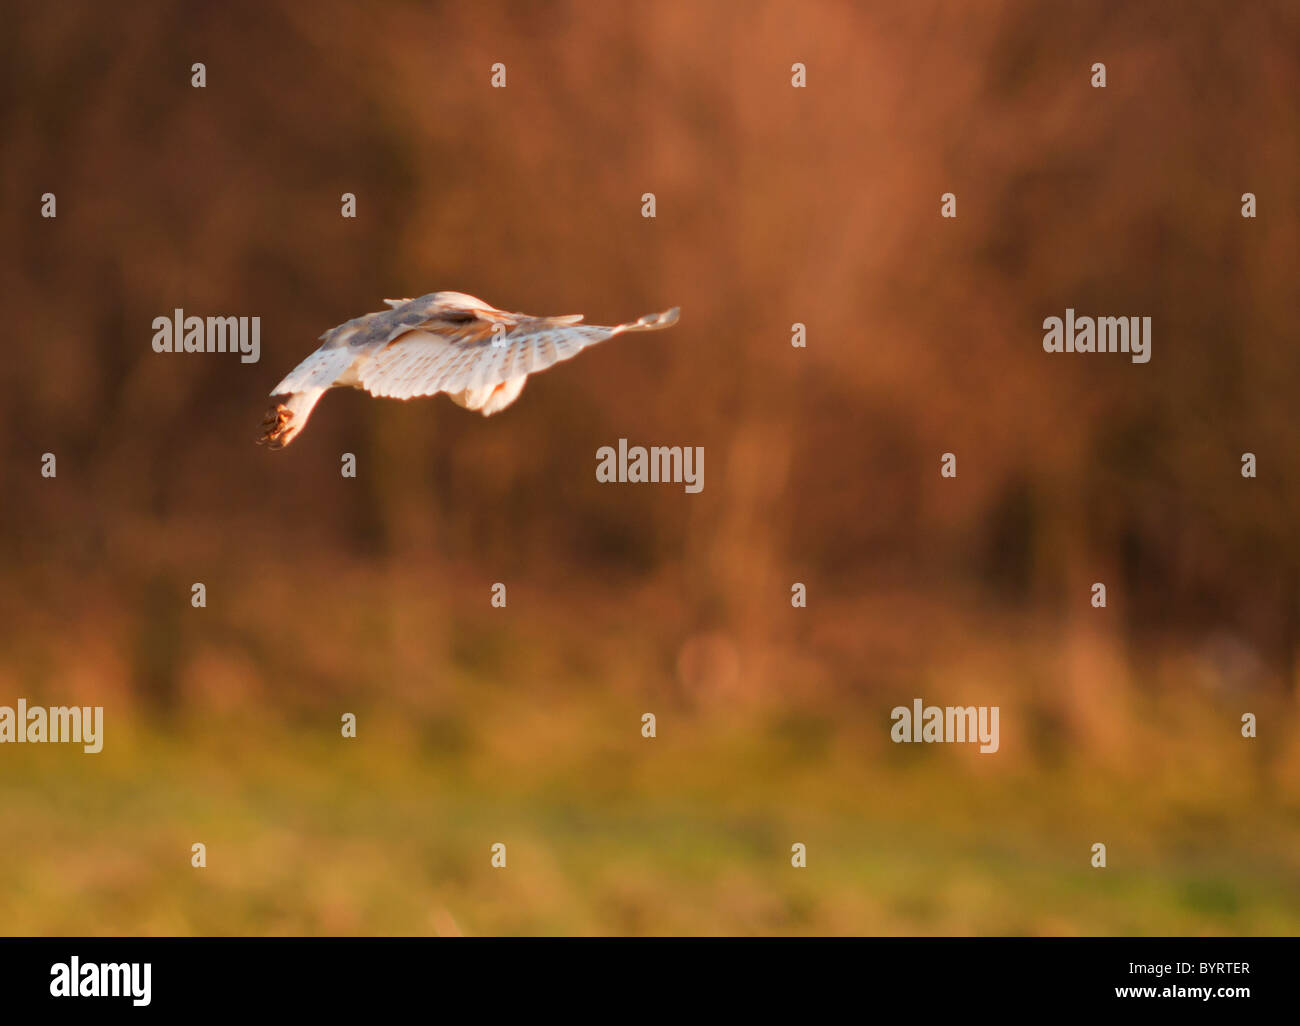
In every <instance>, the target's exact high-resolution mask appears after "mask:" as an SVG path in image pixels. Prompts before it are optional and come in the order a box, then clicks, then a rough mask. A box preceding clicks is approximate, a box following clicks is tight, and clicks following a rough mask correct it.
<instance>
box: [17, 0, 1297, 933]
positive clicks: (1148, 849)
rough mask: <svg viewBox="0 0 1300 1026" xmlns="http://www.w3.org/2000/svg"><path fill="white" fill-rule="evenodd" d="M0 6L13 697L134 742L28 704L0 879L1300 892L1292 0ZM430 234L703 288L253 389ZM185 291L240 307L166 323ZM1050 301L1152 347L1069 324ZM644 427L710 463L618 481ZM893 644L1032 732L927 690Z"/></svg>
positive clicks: (1055, 915)
mask: <svg viewBox="0 0 1300 1026" xmlns="http://www.w3.org/2000/svg"><path fill="white" fill-rule="evenodd" d="M4 22H5V32H4V33H3V35H2V36H0V84H2V88H0V155H2V157H3V167H4V169H5V171H4V174H3V175H2V176H0V224H2V225H3V237H4V240H5V250H6V252H5V255H4V257H3V260H0V291H2V292H3V295H4V297H5V305H6V310H7V313H8V317H9V324H8V329H7V336H8V338H7V345H6V347H5V349H6V353H7V357H8V358H7V359H6V360H4V361H3V364H0V375H2V376H3V382H2V383H3V386H4V387H3V400H0V480H2V481H3V504H2V505H0V560H2V562H3V567H4V570H3V577H2V578H0V704H7V705H14V704H16V701H17V699H18V698H19V697H25V698H26V699H27V700H28V702H29V703H31V704H38V703H43V704H68V703H80V704H91V705H96V704H98V705H103V706H104V707H105V744H104V750H103V752H102V754H99V755H95V756H89V755H83V754H81V752H80V749H79V748H76V747H75V746H70V745H23V746H21V747H18V746H10V745H5V746H3V748H0V931H3V932H5V933H11V934H81V933H91V934H95V933H110V934H137V933H144V934H283V933H289V934H299V933H305V934H440V935H447V934H465V935H487V934H665V933H671V934H677V933H682V934H733V933H737V934H814V933H816V934H820V933H830V934H911V933H921V934H951V933H958V934H1003V933H1028V934H1098V933H1121V934H1168V933H1172V934H1182V933H1188V934H1199V933H1228V934H1235V933H1294V932H1296V931H1297V930H1300V799H1298V797H1297V792H1298V789H1300V732H1298V731H1297V713H1298V712H1300V708H1298V704H1297V703H1298V701H1300V694H1298V689H1300V650H1298V649H1297V644H1298V643H1300V532H1298V531H1297V511H1298V509H1300V502H1298V500H1300V444H1298V443H1300V422H1298V420H1297V417H1296V415H1295V408H1296V401H1295V397H1296V395H1297V394H1300V362H1298V361H1297V359H1296V355H1295V342H1296V323H1297V314H1298V313H1300V306H1298V304H1297V302H1296V294H1295V283H1296V278H1297V263H1298V261H1297V252H1298V249H1300V241H1298V236H1300V233H1298V231H1297V224H1298V223H1300V218H1298V217H1297V214H1298V212H1297V209H1296V203H1297V197H1298V196H1300V189H1298V188H1297V185H1298V184H1300V183H1298V181H1297V171H1296V169H1297V157H1298V156H1300V131H1298V125H1300V119H1297V116H1296V110H1297V108H1296V100H1297V96H1298V95H1300V70H1298V68H1300V61H1298V59H1297V56H1296V55H1297V53H1300V15H1298V14H1297V9H1296V7H1295V5H1294V4H1288V3H1260V4H1250V5H1245V6H1240V5H1233V4H1228V3H1185V4H1180V5H1177V6H1176V7H1172V6H1158V5H1152V6H1147V5H1134V4H1127V3H1125V4H1079V5H1073V4H1052V5H1042V4H1039V3H1031V2H1005V3H998V4H956V3H951V4H934V3H926V2H916V3H907V4H902V3H899V4H879V5H877V4H847V3H809V2H798V3H795V2H789V3H776V2H753V3H744V4H740V3H719V2H689V3H688V2H685V0H682V2H676V0H665V2H658V3H646V2H639V3H627V4H599V3H558V4H542V3H509V4H506V3H499V4H498V3H473V4H469V3H463V4H446V5H443V4H420V3H392V4H367V5H364V6H363V5H350V4H342V3H336V2H324V3H313V4H295V3H289V2H258V3H251V2H250V3H228V4H215V3H214V4H174V5H173V4H163V3H156V4H147V3H133V4H128V5H114V6H111V7H110V6H103V5H95V4H59V5H44V4H36V3H30V4H20V5H6V9H5V13H4ZM196 61H201V62H203V63H204V64H205V65H206V68H207V86H206V88H203V89H195V88H192V87H191V84H190V79H191V70H190V68H191V65H192V64H193V63H194V62H196ZM796 61H799V62H803V63H805V64H806V66H807V81H808V86H807V88H806V89H793V88H791V82H790V79H791V65H792V64H793V63H794V62H796ZM1096 61H1103V62H1105V63H1106V65H1107V78H1108V86H1107V88H1106V89H1104V90H1102V89H1093V88H1091V87H1090V85H1089V79H1090V77H1091V70H1090V69H1091V65H1092V64H1093V63H1094V62H1096ZM496 62H502V63H504V64H505V65H506V68H507V87H506V88H505V89H493V88H490V78H491V66H492V65H493V64H494V63H496ZM950 191H951V192H953V193H955V194H956V196H957V202H958V217H957V219H956V220H943V219H941V218H940V216H939V208H940V196H941V194H942V193H944V192H950ZM46 192H52V193H54V194H55V195H56V196H57V213H58V216H57V218H56V219H52V220H51V219H43V218H42V217H41V216H40V205H41V204H40V197H41V195H42V194H43V193H46ZM345 192H351V193H354V194H355V196H356V197H357V213H358V216H357V217H356V219H355V220H347V219H344V218H342V217H341V216H340V205H341V201H340V197H341V196H342V194H343V193H345ZM645 192H654V193H655V194H656V197H657V207H658V211H657V213H658V216H657V218H656V219H655V220H647V219H644V218H642V216H641V196H642V194H643V193H645ZM1244 192H1253V193H1255V194H1256V196H1257V197H1258V204H1259V216H1258V218H1257V219H1255V220H1245V219H1243V218H1242V217H1241V216H1240V208H1241V199H1240V197H1241V194H1242V193H1244ZM440 289H445V290H458V291H464V292H469V293H471V294H474V295H477V296H481V297H482V298H484V299H486V300H487V301H488V302H490V303H493V304H495V305H498V306H501V307H505V308H506V309H511V310H525V311H528V312H531V313H538V314H563V313H575V312H581V313H584V314H586V316H587V318H588V320H590V321H592V322H594V323H604V324H609V323H617V322H619V321H624V320H628V319H631V318H634V317H636V316H638V315H640V314H643V313H647V312H650V311H656V310H662V309H665V308H667V307H670V306H674V305H680V306H681V307H682V311H683V312H682V320H681V323H680V325H679V326H678V327H676V328H675V329H673V330H672V331H670V332H665V333H662V334H655V335H643V336H633V337H629V338H626V339H623V340H619V341H617V342H615V343H610V344H607V345H604V346H600V347H597V348H596V349H594V350H592V351H591V352H589V353H587V354H584V355H583V356H582V358H581V359H579V360H576V361H574V362H573V363H570V364H566V365H564V366H563V367H562V368H559V369H558V370H556V371H554V372H550V373H546V374H544V375H542V376H540V377H538V378H536V379H535V380H533V381H532V382H531V383H530V384H529V386H528V388H527V389H526V390H525V391H524V393H523V395H522V396H521V398H520V400H519V402H518V403H517V404H516V405H514V406H513V407H511V408H510V409H509V410H508V411H507V412H506V413H504V414H502V415H500V416H496V417H493V418H491V419H487V420H485V419H483V418H481V417H479V416H477V415H472V414H468V413H466V412H465V411H463V410H461V409H458V408H457V407H455V406H453V405H452V404H451V403H450V402H449V401H447V400H446V399H445V398H443V397H439V398H435V399H422V400H415V401H411V402H409V403H400V402H393V401H380V400H375V399H372V398H369V397H367V396H365V395H363V394H362V393H360V392H351V391H349V392H347V393H346V394H344V393H341V392H340V393H334V394H330V395H329V396H327V397H326V398H325V400H324V401H323V402H322V404H321V405H320V406H319V407H318V408H317V411H316V413H315V415H314V417H313V419H312V422H311V424H310V427H309V429H308V430H307V431H306V432H305V433H304V434H303V435H302V437H301V438H300V439H299V440H298V441H296V442H295V443H294V444H293V445H292V446H291V447H290V448H289V449H287V450H285V451H284V452H281V453H272V452H268V451H266V450H264V449H260V448H258V447H257V446H255V445H254V444H253V443H254V439H255V438H256V437H257V434H258V426H259V424H260V421H261V418H262V415H263V413H264V412H265V410H266V408H267V406H268V399H267V392H268V391H269V390H270V388H271V387H272V386H273V385H274V384H275V383H276V382H277V381H279V380H280V378H281V377H282V376H283V375H284V374H285V373H286V372H287V371H288V370H290V369H291V368H292V367H293V366H294V365H296V364H297V362H298V361H299V360H301V359H302V358H303V357H304V356H306V355H307V354H308V353H309V352H310V351H311V350H312V349H313V348H314V347H315V346H316V344H317V343H316V337H317V336H318V335H319V334H320V333H321V332H322V331H324V330H325V329H327V328H330V327H332V326H334V325H336V324H339V323H340V322H342V321H344V320H346V319H348V318H351V317H353V316H356V315H358V314H361V313H364V312H367V311H373V310H376V309H380V308H381V307H382V303H381V302H380V301H381V299H383V298H384V297H389V296H396V297H403V296H418V295H421V294H423V293H426V292H430V291H435V290H440ZM176 307H181V308H183V309H184V310H185V311H186V313H187V314H198V315H200V316H207V315H245V316H253V315H256V316H260V317H261V318H262V335H261V345H262V358H261V361H260V362H259V363H257V364H251V365H250V364H242V363H240V362H239V360H238V358H237V357H233V356H229V355H220V354H210V355H186V356H176V355H158V354H155V353H154V352H153V351H152V350H151V347H150V341H151V338H152V335H153V332H152V327H151V322H152V320H153V318H154V317H157V316H168V315H170V313H171V311H172V310H173V309H174V308H176ZM1066 307H1074V308H1075V309H1076V310H1077V311H1078V312H1079V313H1080V314H1092V315H1121V316H1127V315H1147V316H1150V317H1151V318H1152V322H1153V329H1152V330H1153V356H1152V360H1151V362H1150V363H1149V364H1147V365H1145V366H1140V365H1134V364H1132V363H1131V362H1130V361H1129V360H1128V358H1127V357H1124V356H1083V355H1073V356H1064V355H1062V356H1052V357H1048V356H1047V355H1045V354H1044V353H1043V350H1042V346H1041V340H1042V328H1041V324H1042V321H1043V318H1045V317H1048V316H1053V315H1054V316H1062V315H1063V312H1064V310H1065V308H1066ZM795 322H802V323H804V324H806V325H807V332H808V345H807V348H806V349H795V348H792V347H791V345H790V335H791V325H792V324H794V323H795ZM620 437H625V438H628V439H630V440H631V442H632V443H633V444H636V443H638V442H639V443H643V444H664V445H700V446H703V447H704V448H705V451H706V459H705V475H706V476H705V487H704V491H703V492H702V493H701V494H699V495H687V494H685V493H684V491H683V490H682V489H681V488H680V487H677V486H663V487H654V486H643V487H632V486H627V485H624V486H618V485H604V486H602V485H598V484H597V483H596V481H595V475H594V471H595V463H596V458H595V454H596V450H597V449H598V448H599V447H600V446H602V445H607V444H616V443H617V440H618V439H619V438H620ZM948 451H951V452H954V453H956V454H957V457H958V477H957V478H956V479H955V480H943V479H941V477H940V475H939V460H940V454H941V453H943V452H948ZM45 452H53V453H55V454H56V456H57V460H58V464H57V467H58V476H57V478H55V479H43V478H42V477H41V475H40V466H41V455H42V453H45ZM344 452H352V453H355V454H356V455H357V459H358V475H357V477H356V478H355V479H345V478H343V477H342V476H341V475H340V472H339V470H340V455H341V454H342V453H344ZM1243 452H1253V453H1255V454H1256V455H1257V458H1258V466H1259V476H1258V478H1257V479H1255V480H1246V479H1243V478H1242V476H1241V473H1240V467H1241V454H1242V453H1243ZM498 581H500V582H503V583H505V584H506V585H507V588H508V606H507V608H505V609H493V608H492V607H491V605H490V602H489V599H490V588H491V585H492V584H493V583H494V582H498ZM796 581H798V582H803V583H805V584H806V585H807V588H808V607H807V608H806V609H793V608H792V607H791V604H790V589H791V585H792V584H793V583H794V582H796ZM1094 581H1102V582H1105V583H1106V584H1107V586H1108V590H1109V594H1108V598H1109V605H1108V608H1106V609H1104V610H1096V609H1093V608H1092V607H1091V605H1090V594H1091V593H1090V588H1091V584H1092V582H1094ZM194 582H203V583H204V584H205V585H206V588H207V607H206V608H204V609H195V608H192V607H191V604H190V594H191V591H190V589H191V585H192V584H193V583H194ZM917 697H920V698H923V699H925V700H926V701H927V702H932V703H937V704H961V705H966V704H989V705H1000V707H1001V749H1000V751H999V752H998V753H997V755H995V756H988V755H980V754H978V753H977V751H976V750H975V747H974V746H966V745H895V744H892V743H891V742H890V740H889V728H890V725H891V724H890V719H889V712H890V710H891V709H892V708H893V707H894V706H896V705H900V704H902V705H910V703H911V701H912V699H913V698H917ZM345 712H352V713H355V714H356V715H357V717H358V737H357V739H356V740H352V741H345V740H343V739H341V738H340V736H339V724H340V717H341V716H342V715H343V714H344V713H345ZM646 712H653V713H655V714H656V716H657V717H658V737H657V738H656V739H654V740H653V741H650V740H646V739H643V738H642V737H641V734H640V726H641V716H642V714H643V713H646ZM1246 712H1251V713H1254V714H1255V715H1256V716H1257V717H1258V721H1259V736H1258V738H1257V739H1255V740H1244V739H1243V738H1242V737H1241V734H1240V723H1241V716H1242V714H1243V713H1246ZM195 842H203V843H204V844H206V845H207V849H208V868H207V869H205V870H202V871H198V870H195V869H192V868H191V867H190V846H191V845H192V844H193V843H195ZM496 842H503V843H506V844H507V846H508V852H509V868H508V869H507V870H506V871H504V872H501V871H495V870H493V869H492V868H491V867H490V864H489V847H490V845H492V844H493V843H496ZM795 842H801V843H804V844H806V845H807V848H808V868H807V869H805V870H800V871H795V870H793V869H792V868H791V866H790V846H791V844H793V843H795ZM1096 842H1103V843H1105V844H1107V846H1108V850H1109V867H1108V868H1107V869H1105V870H1104V871H1103V870H1095V869H1093V868H1091V866H1090V856H1091V846H1092V844H1094V843H1096Z"/></svg>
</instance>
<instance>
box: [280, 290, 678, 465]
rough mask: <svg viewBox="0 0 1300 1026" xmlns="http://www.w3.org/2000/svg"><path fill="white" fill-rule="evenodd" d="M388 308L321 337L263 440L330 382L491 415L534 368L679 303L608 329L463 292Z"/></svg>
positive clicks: (654, 326)
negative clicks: (512, 308) (512, 309)
mask: <svg viewBox="0 0 1300 1026" xmlns="http://www.w3.org/2000/svg"><path fill="white" fill-rule="evenodd" d="M384 302H385V303H387V304H388V305H389V306H390V307H391V309H389V310H384V311H381V312H379V313H371V314H364V315H363V316H361V317H355V318H353V319H352V320H350V321H348V322H346V323H345V324H340V325H339V326H338V327H337V328H331V329H330V330H329V331H327V332H325V334H323V335H322V336H321V338H322V339H324V340H325V341H324V342H323V343H322V344H321V347H320V348H319V349H317V350H316V352H314V353H312V354H311V356H309V357H307V359H305V360H303V361H302V363H300V364H298V366H297V367H295V368H294V369H293V370H292V371H290V372H289V375H288V377H286V378H285V379H284V380H283V381H281V382H280V383H279V384H278V385H276V386H275V388H273V389H272V390H271V395H272V396H287V397H288V398H287V399H285V400H284V401H283V402H279V403H277V404H276V405H275V407H274V408H273V409H272V410H271V411H270V412H269V413H268V414H267V415H266V420H265V421H264V422H263V424H262V432H263V433H262V437H261V438H260V439H259V442H262V443H266V444H268V445H270V446H271V448H273V449H280V448H283V447H284V446H286V445H288V444H289V443H290V442H292V441H293V440H294V439H295V438H296V437H297V436H298V433H299V432H300V431H302V429H303V426H304V425H305V424H306V423H307V418H308V417H310V416H311V411H312V410H313V409H314V408H315V406H316V404H317V403H318V402H319V401H320V398H321V396H323V395H324V394H325V392H326V391H328V390H329V389H331V388H342V387H344V386H351V387H352V388H363V389H365V390H366V391H367V392H369V393H370V394H371V395H376V396H386V397H390V398H393V399H410V398H412V397H413V396H417V395H436V394H438V393H439V392H446V393H447V395H448V396H449V397H450V398H451V400H452V402H454V403H456V404H457V405H459V406H463V407H465V409H467V410H478V411H479V412H480V413H482V414H483V416H485V417H488V416H491V415H492V414H494V413H498V412H499V411H501V410H504V409H505V408H506V407H507V406H509V405H510V404H511V403H512V402H514V401H515V400H516V399H518V398H519V393H520V392H522V391H523V388H524V381H525V380H527V378H528V375H529V374H534V373H536V372H537V371H541V370H545V369H546V368H547V367H549V366H551V364H553V363H559V362H560V361H561V360H568V359H570V358H572V357H574V356H577V355H578V354H579V353H580V352H582V350H584V349H586V348H587V346H591V345H595V344H596V343H597V342H603V341H604V340H605V339H607V338H613V337H614V336H615V335H621V334H622V333H623V332H625V331H657V330H658V329H660V328H669V327H672V325H674V324H676V323H677V316H678V314H679V312H680V310H679V308H678V307H673V309H671V310H668V311H665V312H664V313H658V314H647V315H646V316H645V317H642V318H640V319H639V320H635V321H631V322H629V323H627V324H618V325H615V326H614V327H612V328H604V327H600V326H599V325H595V324H580V323H579V322H580V321H581V320H582V315H581V314H571V315H569V316H565V317H533V316H530V315H529V314H522V313H508V312H506V311H505V310H498V309H496V307H493V306H489V305H488V304H487V303H485V302H483V300H481V299H475V298H474V297H473V296H467V295H465V294H464V293H463V292H431V293H429V295H427V296H421V297H420V298H419V299H385V300H384Z"/></svg>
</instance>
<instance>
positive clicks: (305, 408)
mask: <svg viewBox="0 0 1300 1026" xmlns="http://www.w3.org/2000/svg"><path fill="white" fill-rule="evenodd" d="M324 394H325V389H323V388H309V389H307V390H305V391H303V392H294V393H293V394H291V395H290V396H289V398H287V399H286V400H285V401H284V402H281V403H276V404H275V405H274V406H273V407H271V409H270V410H268V411H267V414H266V418H265V419H264V420H263V421H262V436H261V437H260V438H259V439H258V440H257V444H258V445H265V446H268V447H270V448H271V449H283V448H284V447H285V446H286V445H288V444H289V443H290V442H292V441H293V440H294V439H295V438H297V437H298V434H299V432H301V431H302V429H303V428H304V427H305V426H306V424H307V418H308V417H310V416H311V411H312V410H313V409H314V408H315V406H316V404H317V403H318V402H320V397H321V396H323V395H324Z"/></svg>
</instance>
